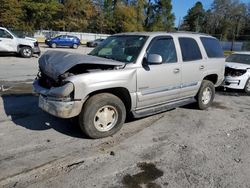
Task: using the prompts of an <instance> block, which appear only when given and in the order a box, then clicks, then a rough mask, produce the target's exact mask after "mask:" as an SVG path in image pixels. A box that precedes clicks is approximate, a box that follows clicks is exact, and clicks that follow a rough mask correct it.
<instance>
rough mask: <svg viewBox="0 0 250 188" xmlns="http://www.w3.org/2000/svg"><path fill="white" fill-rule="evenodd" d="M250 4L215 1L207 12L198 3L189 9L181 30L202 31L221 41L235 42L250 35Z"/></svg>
mask: <svg viewBox="0 0 250 188" xmlns="http://www.w3.org/2000/svg"><path fill="white" fill-rule="evenodd" d="M249 23H250V3H249V4H248V5H247V4H244V3H241V2H240V1H239V0H214V1H213V3H212V6H211V8H210V9H208V10H207V11H205V10H204V9H203V6H202V3H201V2H197V3H196V4H195V5H194V7H192V8H191V9H189V11H188V14H187V15H186V16H185V17H184V21H183V23H182V25H181V27H180V29H181V30H188V31H200V32H205V33H209V34H212V35H220V36H221V37H220V39H223V40H227V39H229V40H234V39H235V38H237V36H239V35H240V34H245V35H250V25H249Z"/></svg>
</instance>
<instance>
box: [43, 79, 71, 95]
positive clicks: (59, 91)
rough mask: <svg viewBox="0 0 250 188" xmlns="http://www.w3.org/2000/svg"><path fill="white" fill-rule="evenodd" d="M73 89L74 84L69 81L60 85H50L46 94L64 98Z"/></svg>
mask: <svg viewBox="0 0 250 188" xmlns="http://www.w3.org/2000/svg"><path fill="white" fill-rule="evenodd" d="M73 90H74V85H73V84H72V83H71V82H67V83H65V84H64V85H63V86H60V87H51V88H50V90H49V92H48V93H47V95H48V96H52V97H60V98H64V97H68V96H69V95H70V94H71V93H72V92H73Z"/></svg>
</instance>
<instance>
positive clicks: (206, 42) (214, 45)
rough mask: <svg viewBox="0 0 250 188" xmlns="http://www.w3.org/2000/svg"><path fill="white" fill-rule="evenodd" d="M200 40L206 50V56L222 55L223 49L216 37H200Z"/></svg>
mask: <svg viewBox="0 0 250 188" xmlns="http://www.w3.org/2000/svg"><path fill="white" fill-rule="evenodd" d="M201 42H202V44H203V46H204V48H205V50H206V52H207V56H208V57H210V58H216V57H224V53H223V50H222V48H221V46H220V43H219V41H218V40H217V39H214V38H208V37H201Z"/></svg>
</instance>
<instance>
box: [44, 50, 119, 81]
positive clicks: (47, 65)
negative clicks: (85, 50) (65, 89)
mask: <svg viewBox="0 0 250 188" xmlns="http://www.w3.org/2000/svg"><path fill="white" fill-rule="evenodd" d="M80 64H89V65H91V64H95V65H110V66H124V63H122V62H119V61H115V60H111V59H106V58H101V57H96V56H91V55H82V54H76V53H69V52H62V51H47V52H45V53H44V54H43V55H42V56H41V57H40V59H39V68H40V70H41V71H42V72H43V73H44V74H46V75H47V76H49V77H50V78H53V79H54V80H57V79H58V77H59V76H60V75H62V74H63V73H65V72H67V71H68V70H70V69H71V68H73V67H74V66H76V65H80Z"/></svg>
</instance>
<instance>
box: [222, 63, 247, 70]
mask: <svg viewBox="0 0 250 188" xmlns="http://www.w3.org/2000/svg"><path fill="white" fill-rule="evenodd" d="M226 67H230V68H233V69H243V70H244V69H250V65H247V64H243V63H231V62H230V63H229V62H228V63H227V64H226Z"/></svg>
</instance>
